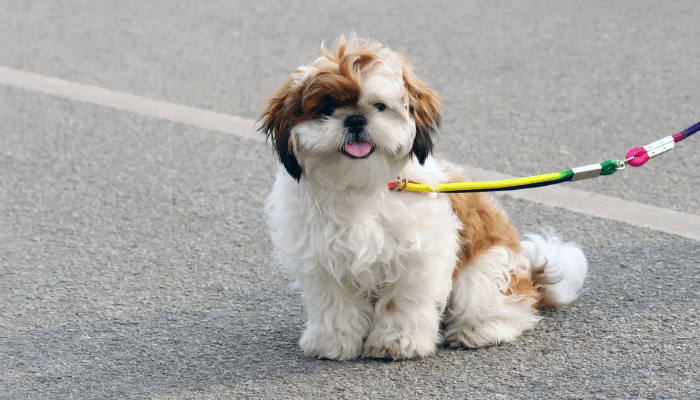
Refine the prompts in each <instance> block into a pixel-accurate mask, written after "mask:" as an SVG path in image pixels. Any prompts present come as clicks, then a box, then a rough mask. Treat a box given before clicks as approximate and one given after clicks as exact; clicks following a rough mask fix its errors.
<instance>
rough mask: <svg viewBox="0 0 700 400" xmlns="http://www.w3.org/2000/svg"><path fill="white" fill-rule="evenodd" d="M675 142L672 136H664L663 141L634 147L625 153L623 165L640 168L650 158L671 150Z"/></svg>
mask: <svg viewBox="0 0 700 400" xmlns="http://www.w3.org/2000/svg"><path fill="white" fill-rule="evenodd" d="M674 145H675V140H674V138H673V136H666V137H665V138H663V139H660V140H657V141H656V142H654V143H650V144H648V145H646V146H644V147H635V148H633V149H630V151H628V152H627V155H626V157H627V158H626V159H625V163H627V164H629V165H631V166H633V167H641V166H642V165H644V163H646V162H647V161H649V159H650V158H652V157H656V156H658V155H659V154H662V153H665V152H667V151H670V150H673V147H674Z"/></svg>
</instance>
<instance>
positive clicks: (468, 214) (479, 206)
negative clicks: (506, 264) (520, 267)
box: [448, 177, 520, 279]
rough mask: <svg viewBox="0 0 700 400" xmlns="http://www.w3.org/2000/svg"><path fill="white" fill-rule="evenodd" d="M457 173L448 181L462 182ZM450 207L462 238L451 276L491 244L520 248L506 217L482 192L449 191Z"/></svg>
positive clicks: (517, 236) (457, 274)
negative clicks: (461, 226) (461, 225)
mask: <svg viewBox="0 0 700 400" xmlns="http://www.w3.org/2000/svg"><path fill="white" fill-rule="evenodd" d="M465 180H466V178H465V177H457V178H456V179H453V180H451V182H464V181H465ZM448 196H449V198H450V200H451V201H452V209H453V210H454V212H455V214H457V216H458V217H459V219H460V220H461V221H462V224H463V228H462V229H461V230H460V231H459V237H460V240H461V242H462V246H461V251H460V254H459V263H458V264H457V268H456V269H455V271H454V274H453V278H454V279H456V278H457V276H459V272H460V271H461V269H462V268H463V267H464V266H465V265H466V264H468V263H469V262H471V261H472V260H473V259H474V258H475V257H477V256H479V255H480V254H481V253H483V252H484V251H486V250H488V249H490V248H491V247H493V246H503V247H505V248H508V249H510V250H511V251H513V253H518V252H520V236H519V235H518V232H517V231H516V230H515V228H514V227H513V224H512V223H511V222H510V219H509V218H508V217H507V216H506V215H505V214H504V213H503V212H501V211H500V210H498V209H497V208H496V206H495V205H494V204H493V203H492V202H491V200H490V199H489V197H488V196H487V195H486V194H484V193H449V194H448Z"/></svg>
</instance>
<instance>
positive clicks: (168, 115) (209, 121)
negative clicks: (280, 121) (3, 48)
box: [0, 66, 265, 141]
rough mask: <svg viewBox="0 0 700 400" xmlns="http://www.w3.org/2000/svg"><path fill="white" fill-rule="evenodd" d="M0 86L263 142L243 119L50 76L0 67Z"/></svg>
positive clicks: (250, 124) (261, 137)
mask: <svg viewBox="0 0 700 400" xmlns="http://www.w3.org/2000/svg"><path fill="white" fill-rule="evenodd" d="M0 84H2V85H6V86H14V87H17V88H21V89H27V90H33V91H36V92H41V93H45V94H50V95H54V96H58V97H62V98H65V99H69V100H75V101H80V102H85V103H91V104H97V105H101V106H106V107H110V108H114V109H117V110H120V111H129V112H132V113H135V114H140V115H145V116H149V117H156V118H162V119H166V120H168V121H174V122H180V123H183V124H189V125H194V126H197V127H200V128H204V129H211V130H215V131H219V132H225V133H231V134H234V135H237V136H241V137H244V138H246V139H253V140H257V141H264V140H265V139H264V135H262V134H260V133H256V132H255V128H254V121H252V120H250V119H247V118H240V117H235V116H233V115H228V114H223V113H219V112H214V111H209V110H204V109H201V108H196V107H189V106H183V105H180V104H174V103H168V102H167V101H160V100H153V99H149V98H146V97H141V96H137V95H133V94H128V93H122V92H117V91H114V90H108V89H105V88H101V87H98V86H90V85H83V84H82V83H76V82H70V81H66V80H63V79H59V78H55V77H52V76H45V75H40V74H35V73H31V72H24V71H19V70H16V69H12V68H7V67H3V66H0Z"/></svg>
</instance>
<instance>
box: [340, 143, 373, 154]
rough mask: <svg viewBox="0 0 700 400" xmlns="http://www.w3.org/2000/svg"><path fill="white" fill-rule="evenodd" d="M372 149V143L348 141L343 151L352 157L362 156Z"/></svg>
mask: <svg viewBox="0 0 700 400" xmlns="http://www.w3.org/2000/svg"><path fill="white" fill-rule="evenodd" d="M370 151H372V145H371V144H369V143H367V142H362V143H348V144H346V145H345V152H346V153H348V154H350V155H351V156H353V157H364V156H366V155H367V154H369V152H370Z"/></svg>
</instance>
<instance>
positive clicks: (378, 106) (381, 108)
mask: <svg viewBox="0 0 700 400" xmlns="http://www.w3.org/2000/svg"><path fill="white" fill-rule="evenodd" d="M374 108H376V109H377V110H379V112H382V111H384V110H386V104H384V103H374Z"/></svg>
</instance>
